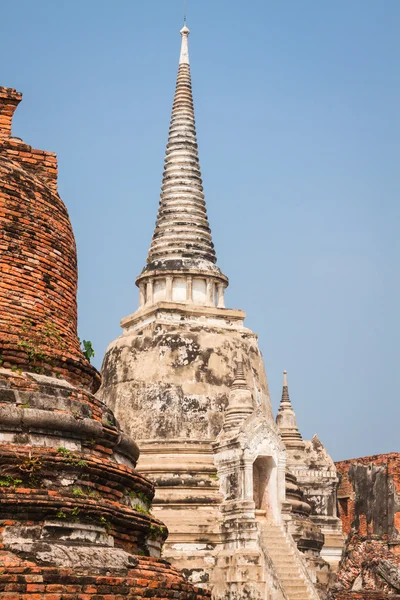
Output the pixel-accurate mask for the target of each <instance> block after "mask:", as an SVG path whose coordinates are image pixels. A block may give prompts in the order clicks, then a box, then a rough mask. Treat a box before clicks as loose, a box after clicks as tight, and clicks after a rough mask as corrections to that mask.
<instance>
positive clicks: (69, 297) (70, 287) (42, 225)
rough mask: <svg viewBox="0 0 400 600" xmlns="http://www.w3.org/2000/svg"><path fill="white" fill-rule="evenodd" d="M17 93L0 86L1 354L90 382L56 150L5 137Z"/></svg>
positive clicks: (93, 377) (21, 364)
mask: <svg viewBox="0 0 400 600" xmlns="http://www.w3.org/2000/svg"><path fill="white" fill-rule="evenodd" d="M20 100H21V94H19V93H17V92H16V91H15V90H12V89H9V88H1V87H0V222H1V227H0V360H1V364H3V366H5V367H9V368H15V369H25V370H31V371H36V372H39V373H40V372H42V373H46V374H53V375H57V376H64V377H67V378H68V379H70V380H73V382H74V383H84V384H85V385H88V386H89V387H91V388H92V389H95V388H96V387H98V385H99V376H98V374H97V372H96V371H95V370H94V369H93V368H92V367H90V365H89V363H88V362H87V361H86V360H85V359H84V357H83V355H82V352H81V350H80V347H79V342H78V338H77V304H76V292H77V259H76V247H75V240H74V235H73V232H72V228H71V224H70V221H69V217H68V212H67V209H66V208H65V206H64V204H63V202H62V200H61V198H60V197H59V195H58V193H57V159H56V156H55V154H53V153H51V152H45V151H43V150H35V149H33V148H32V147H31V146H28V145H27V144H25V143H24V142H22V141H21V140H19V139H17V138H12V137H11V120H12V115H13V113H14V110H15V108H16V107H17V105H18V103H19V102H20Z"/></svg>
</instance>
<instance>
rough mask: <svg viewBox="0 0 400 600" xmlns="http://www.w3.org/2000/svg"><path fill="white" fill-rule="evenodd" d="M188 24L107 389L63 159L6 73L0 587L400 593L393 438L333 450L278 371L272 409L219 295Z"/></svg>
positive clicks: (0, 153)
mask: <svg viewBox="0 0 400 600" xmlns="http://www.w3.org/2000/svg"><path fill="white" fill-rule="evenodd" d="M181 35H182V47H181V55H180V61H179V71H178V79H177V86H176V91H175V98H174V104H173V110H172V119H171V127H170V134H169V140H168V146H167V155H166V161H165V171H164V178H163V185H162V194H161V201H160V208H159V213H158V216H157V224H156V229H155V232H154V236H153V240H152V243H151V247H150V251H149V256H148V260H147V263H146V266H145V267H144V269H143V271H142V273H141V274H140V275H139V276H138V278H137V285H138V287H139V308H138V310H137V311H136V312H135V313H134V314H132V315H130V316H128V317H126V318H125V319H123V320H122V322H121V325H122V328H123V334H122V335H121V336H120V337H119V338H118V339H117V340H115V341H114V342H113V343H112V344H110V346H109V348H108V350H107V353H106V356H105V360H104V363H103V368H102V373H103V384H102V386H101V387H100V385H101V378H100V375H99V373H98V372H97V371H96V369H95V368H94V367H93V366H92V365H91V364H90V362H89V361H88V360H87V359H86V357H85V355H84V354H83V352H82V350H81V348H80V343H79V339H78V337H77V304H76V292H77V260H76V248H75V240H74V236H73V231H72V228H71V224H70V221H69V217H68V212H67V210H66V208H65V205H64V204H63V202H62V200H61V199H60V197H59V195H58V192H57V159H56V156H55V154H53V153H50V152H46V151H42V150H36V149H33V148H32V147H31V146H29V145H27V144H25V143H24V142H23V141H22V140H20V139H18V138H14V137H12V132H11V127H12V117H13V114H14V111H15V109H16V107H17V106H18V104H19V102H20V101H21V98H22V96H21V94H20V93H18V92H16V91H15V90H13V89H10V88H2V87H0V219H1V229H0V598H1V599H2V600H3V599H5V600H123V599H125V600H129V599H131V600H133V599H135V600H138V599H140V598H154V599H155V600H165V599H167V598H176V599H179V600H200V599H202V598H211V594H212V597H213V599H214V600H265V599H267V600H292V599H293V600H309V599H313V600H318V599H322V598H323V599H324V600H325V599H326V598H328V597H329V598H330V600H400V535H399V527H400V454H398V453H392V454H386V455H377V456H371V457H365V458H359V459H354V460H348V461H342V462H339V463H336V464H335V463H333V461H332V459H331V458H330V456H329V455H328V453H327V451H326V450H325V448H324V446H323V445H322V443H321V442H320V440H319V439H318V437H317V436H314V437H313V439H312V440H303V438H302V436H301V433H300V432H299V430H298V427H297V422H296V416H295V413H294V410H293V407H292V404H291V401H290V398H289V391H288V385H287V379H286V373H285V375H284V385H283V391H282V400H281V404H280V408H279V411H278V415H277V417H276V422H275V419H274V417H273V414H272V409H271V403H270V397H269V391H268V383H267V378H266V374H265V369H264V364H263V359H262V356H261V353H260V350H259V348H258V341H257V335H256V334H254V333H253V332H252V331H250V330H249V329H248V328H247V327H245V325H244V323H243V320H244V318H245V313H244V312H243V311H241V310H232V309H227V308H225V290H226V287H227V286H228V278H227V277H226V276H225V275H224V274H223V273H222V272H221V270H220V269H219V267H218V266H217V264H216V253H215V250H214V246H213V243H212V238H211V231H210V227H209V223H208V217H207V211H206V205H205V200H204V193H203V187H202V180H201V173H200V165H199V160H198V148H197V138H196V130H195V123H194V109H193V98H192V88H191V79H190V65H189V53H188V35H189V30H188V29H187V27H184V28H183V29H182V31H181ZM114 412H115V414H116V417H117V419H118V420H120V421H121V426H120V425H119V423H118V421H117V419H116V418H115V417H114ZM134 437H137V438H138V440H139V442H140V443H139V445H140V448H141V450H142V454H141V455H140V462H139V470H140V471H141V472H139V471H138V470H137V468H136V466H137V461H138V460H139V447H138V445H137V443H136V442H135V441H134V439H133V438H134ZM143 473H145V475H143ZM154 482H155V483H156V488H157V489H156V490H155V487H154ZM155 491H156V495H155ZM165 523H167V526H168V529H169V537H168V538H167V534H168V529H167V526H166V525H165ZM345 537H346V538H347V539H346V541H345V542H344V539H345ZM161 554H162V557H163V558H161ZM165 559H168V561H171V562H172V563H173V564H174V566H171V565H170V563H169V562H167V560H165ZM178 569H180V570H178ZM336 572H337V575H336ZM194 584H198V587H194ZM208 590H211V593H210V591H208Z"/></svg>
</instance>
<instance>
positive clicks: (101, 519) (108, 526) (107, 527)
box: [99, 516, 111, 533]
mask: <svg viewBox="0 0 400 600" xmlns="http://www.w3.org/2000/svg"><path fill="white" fill-rule="evenodd" d="M99 523H100V525H103V527H104V528H105V530H106V531H107V533H108V532H109V531H110V529H111V524H110V523H109V522H108V521H107V519H106V518H105V517H103V516H101V517H99Z"/></svg>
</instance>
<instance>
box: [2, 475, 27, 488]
mask: <svg viewBox="0 0 400 600" xmlns="http://www.w3.org/2000/svg"><path fill="white" fill-rule="evenodd" d="M20 483H22V479H14V477H11V475H6V476H5V477H1V478H0V487H16V486H17V485H19V484H20Z"/></svg>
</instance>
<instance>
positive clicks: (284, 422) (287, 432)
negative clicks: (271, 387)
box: [276, 371, 304, 448]
mask: <svg viewBox="0 0 400 600" xmlns="http://www.w3.org/2000/svg"><path fill="white" fill-rule="evenodd" d="M276 424H277V425H278V427H279V429H280V432H281V436H282V439H283V442H284V443H285V446H287V447H301V448H302V447H304V442H303V438H302V436H301V433H300V431H299V428H298V426H297V421H296V415H295V412H294V410H293V408H292V403H291V402H290V397H289V388H288V383H287V371H283V388H282V398H281V403H280V406H279V410H278V414H277V417H276Z"/></svg>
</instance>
